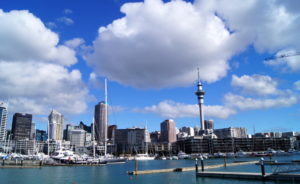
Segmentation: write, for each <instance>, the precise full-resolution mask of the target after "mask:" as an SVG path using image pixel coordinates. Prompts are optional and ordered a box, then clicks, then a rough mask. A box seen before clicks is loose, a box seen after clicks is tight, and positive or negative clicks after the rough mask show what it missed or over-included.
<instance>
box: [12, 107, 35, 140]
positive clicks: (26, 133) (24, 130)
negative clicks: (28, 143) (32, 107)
mask: <svg viewBox="0 0 300 184" xmlns="http://www.w3.org/2000/svg"><path fill="white" fill-rule="evenodd" d="M31 129H32V115H31V114H21V113H15V114H14V116H13V122H12V135H13V139H14V140H25V139H27V140H29V139H30V137H31V136H30V135H31Z"/></svg>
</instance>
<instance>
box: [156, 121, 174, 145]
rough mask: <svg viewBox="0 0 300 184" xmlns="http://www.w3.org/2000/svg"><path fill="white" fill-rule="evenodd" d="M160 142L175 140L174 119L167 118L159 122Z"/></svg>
mask: <svg viewBox="0 0 300 184" xmlns="http://www.w3.org/2000/svg"><path fill="white" fill-rule="evenodd" d="M160 132H161V135H160V142H170V143H171V142H176V124H175V122H174V120H172V119H167V120H165V121H163V122H162V123H161V124H160Z"/></svg>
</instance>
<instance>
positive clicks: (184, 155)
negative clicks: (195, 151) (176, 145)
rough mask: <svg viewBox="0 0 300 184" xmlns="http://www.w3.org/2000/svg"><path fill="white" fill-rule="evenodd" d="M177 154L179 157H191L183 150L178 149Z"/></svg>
mask: <svg viewBox="0 0 300 184" xmlns="http://www.w3.org/2000/svg"><path fill="white" fill-rule="evenodd" d="M177 156H178V158H179V159H189V158H191V156H190V155H188V154H186V153H185V152H183V151H179V153H178V155H177Z"/></svg>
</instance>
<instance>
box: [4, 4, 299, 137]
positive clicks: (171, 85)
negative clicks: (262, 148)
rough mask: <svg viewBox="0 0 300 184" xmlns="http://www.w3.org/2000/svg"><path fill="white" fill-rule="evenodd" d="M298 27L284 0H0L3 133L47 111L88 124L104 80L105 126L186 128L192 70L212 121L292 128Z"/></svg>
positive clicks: (191, 122)
mask: <svg viewBox="0 0 300 184" xmlns="http://www.w3.org/2000/svg"><path fill="white" fill-rule="evenodd" d="M299 30H300V2H299V1H293V0H265V1H260V0H246V1H240V0H210V1H206V0H194V1H184V0H173V1H172V0H171V1H170V0H164V1H162V0H144V1H142V0H132V1H130V0H128V1H127V0H89V1H83V0H77V1H71V0H59V1H58V0H51V1H50V0H44V1H40V0H27V1H23V0H2V1H1V3H0V83H1V85H0V86H1V87H0V100H1V101H4V102H8V103H9V108H8V111H9V121H8V128H10V126H11V119H12V116H13V114H14V113H16V112H22V113H30V114H33V122H34V123H35V124H36V127H37V128H39V129H46V127H47V116H48V115H49V114H50V112H51V110H52V109H56V110H57V111H59V112H61V113H62V114H64V117H65V124H67V123H71V124H75V125H76V124H79V122H80V121H83V122H84V123H86V124H88V125H89V124H90V123H91V122H92V118H93V113H94V106H95V105H96V104H97V103H99V102H100V101H103V100H104V78H107V80H108V104H109V124H116V125H117V126H118V127H119V128H131V127H147V128H148V129H149V130H150V131H155V130H159V129H160V123H161V122H162V121H164V120H165V119H174V120H175V122H176V126H177V127H178V128H180V127H183V126H193V127H194V126H200V123H199V121H200V120H199V109H198V105H197V98H196V96H195V94H194V92H195V91H196V83H197V68H199V73H200V79H201V81H202V83H203V89H204V90H205V92H206V94H205V96H204V117H205V119H212V120H214V124H215V128H225V127H245V128H247V130H248V133H253V132H269V131H300V123H299V119H300V106H299V101H300V98H299V91H300V78H299V74H300V56H299V55H295V53H297V52H299V51H300V40H299V38H300V37H299V36H300V33H299ZM283 54H288V55H294V56H290V57H284V58H280V57H278V56H281V55H283ZM268 57H271V58H273V59H270V60H265V58H268ZM276 57H278V58H276Z"/></svg>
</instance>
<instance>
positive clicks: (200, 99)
mask: <svg viewBox="0 0 300 184" xmlns="http://www.w3.org/2000/svg"><path fill="white" fill-rule="evenodd" d="M195 94H196V96H197V97H198V105H199V111H200V125H201V130H204V114H203V108H202V104H203V101H204V94H205V91H203V90H202V84H201V82H200V74H199V68H198V84H197V91H196V92H195Z"/></svg>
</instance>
